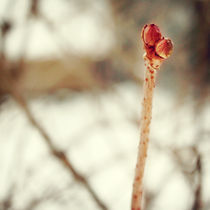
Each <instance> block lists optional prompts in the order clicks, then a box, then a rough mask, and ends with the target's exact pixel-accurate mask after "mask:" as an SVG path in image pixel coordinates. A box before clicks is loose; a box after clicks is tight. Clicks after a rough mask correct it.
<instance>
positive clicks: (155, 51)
mask: <svg viewBox="0 0 210 210" xmlns="http://www.w3.org/2000/svg"><path fill="white" fill-rule="evenodd" d="M142 39H143V42H144V49H145V51H146V54H145V55H144V60H145V65H146V71H145V80H144V99H143V109H142V115H141V133H140V144H139V148H138V157H137V164H136V172H135V178H134V184H133V194H132V203H131V209H132V210H141V206H142V204H141V203H142V192H143V176H144V169H145V162H146V157H147V148H148V143H149V133H150V123H151V119H152V98H153V92H154V88H155V78H156V72H157V71H158V70H159V68H160V65H161V63H162V62H163V61H164V60H165V59H166V58H168V57H169V56H170V53H171V51H172V47H173V46H172V42H171V40H170V39H165V38H164V37H162V35H161V33H160V30H159V28H158V27H157V26H156V25H154V24H150V25H145V26H144V28H143V30H142Z"/></svg>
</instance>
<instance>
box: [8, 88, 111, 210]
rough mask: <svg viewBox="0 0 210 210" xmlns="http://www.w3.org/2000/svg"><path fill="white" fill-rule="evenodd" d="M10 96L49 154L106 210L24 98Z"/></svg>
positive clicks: (16, 95) (17, 94) (14, 95)
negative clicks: (36, 132) (38, 120)
mask: <svg viewBox="0 0 210 210" xmlns="http://www.w3.org/2000/svg"><path fill="white" fill-rule="evenodd" d="M12 96H13V98H14V99H15V101H16V102H17V103H18V104H19V105H20V107H21V108H22V110H23V111H24V112H25V114H26V116H27V118H28V120H29V121H30V122H31V124H32V125H33V126H34V127H35V128H36V129H37V130H38V131H39V133H40V134H41V135H42V137H43V139H44V140H45V143H46V144H47V146H48V148H49V149H50V151H51V154H52V155H53V156H54V157H55V158H56V159H58V160H59V161H60V162H61V163H62V164H63V166H64V167H65V168H66V169H68V170H69V171H70V172H71V174H72V175H73V176H74V178H75V180H76V181H77V182H79V183H80V184H82V185H83V186H84V187H85V188H86V190H87V191H88V192H89V193H90V195H91V196H92V198H93V200H94V201H95V202H96V203H97V205H98V206H99V207H100V209H103V210H107V209H108V208H107V207H106V205H105V204H104V203H103V201H101V199H100V198H99V197H98V195H97V193H96V192H95V191H94V190H93V188H92V186H91V185H90V184H89V182H88V180H87V179H86V178H85V177H84V176H83V175H82V174H80V173H79V172H78V171H77V169H75V168H74V166H73V164H72V163H71V161H70V160H69V159H68V158H67V156H66V154H65V153H64V152H63V151H60V150H58V149H57V148H56V146H55V145H54V144H53V142H52V140H51V138H50V137H49V136H48V134H47V133H46V131H45V130H44V129H43V128H42V127H41V126H40V124H39V123H38V122H37V121H36V120H35V118H34V116H33V114H32V113H31V111H30V109H29V107H28V105H27V102H26V101H25V99H24V98H23V97H22V96H21V95H20V94H19V93H18V92H16V91H13V92H12Z"/></svg>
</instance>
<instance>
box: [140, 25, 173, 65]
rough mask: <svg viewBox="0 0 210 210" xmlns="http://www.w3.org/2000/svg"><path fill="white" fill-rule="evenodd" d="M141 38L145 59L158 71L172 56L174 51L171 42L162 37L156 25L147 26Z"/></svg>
mask: <svg viewBox="0 0 210 210" xmlns="http://www.w3.org/2000/svg"><path fill="white" fill-rule="evenodd" d="M141 36H142V40H143V42H144V49H145V51H146V56H145V58H146V59H147V60H148V61H149V63H150V65H151V66H152V67H153V68H155V69H158V68H159V67H160V65H161V63H162V62H163V61H164V59H166V58H168V57H169V56H170V55H171V52H172V49H173V44H172V42H171V40H170V39H168V38H164V37H162V34H161V32H160V29H159V27H158V26H156V25H155V24H149V25H145V26H144V27H143V29H142V34H141Z"/></svg>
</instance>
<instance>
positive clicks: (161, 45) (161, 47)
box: [155, 39, 173, 59]
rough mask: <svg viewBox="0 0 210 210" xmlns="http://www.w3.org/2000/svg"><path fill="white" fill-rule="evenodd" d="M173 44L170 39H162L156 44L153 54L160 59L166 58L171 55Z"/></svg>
mask: <svg viewBox="0 0 210 210" xmlns="http://www.w3.org/2000/svg"><path fill="white" fill-rule="evenodd" d="M172 49H173V44H172V42H171V40H170V39H162V40H160V41H158V42H157V44H156V46H155V52H156V53H157V55H159V56H160V57H161V58H164V59H165V58H168V57H169V56H170V55H171V52H172Z"/></svg>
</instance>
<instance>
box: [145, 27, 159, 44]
mask: <svg viewBox="0 0 210 210" xmlns="http://www.w3.org/2000/svg"><path fill="white" fill-rule="evenodd" d="M161 37H162V35H161V33H160V29H159V27H158V26H156V25H155V24H149V25H145V26H144V28H143V30H142V39H143V41H144V44H147V45H149V46H154V45H155V43H156V42H157V41H159V40H160V39H161Z"/></svg>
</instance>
